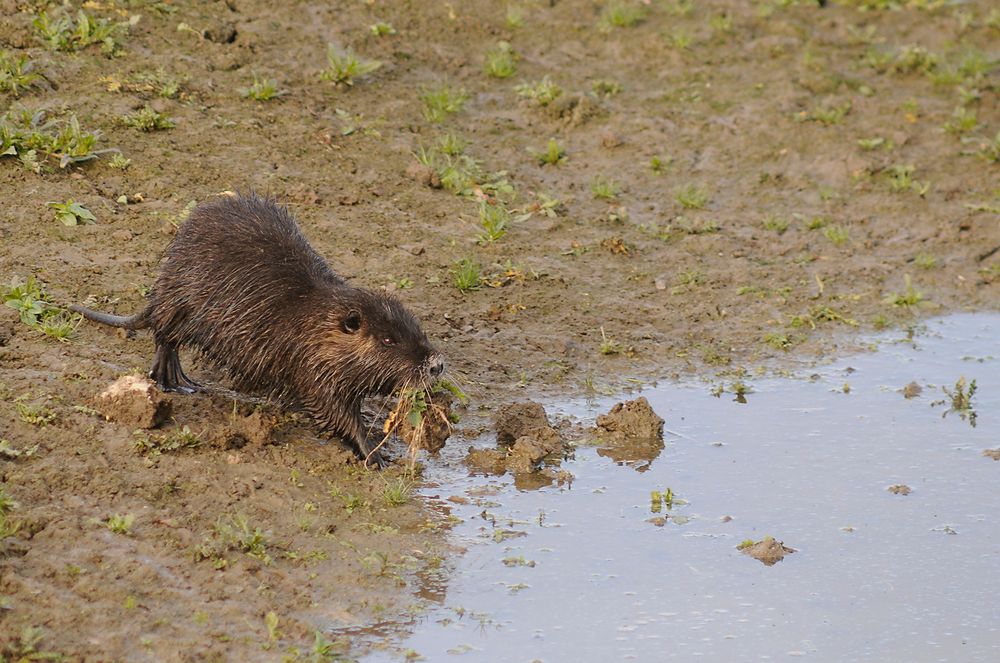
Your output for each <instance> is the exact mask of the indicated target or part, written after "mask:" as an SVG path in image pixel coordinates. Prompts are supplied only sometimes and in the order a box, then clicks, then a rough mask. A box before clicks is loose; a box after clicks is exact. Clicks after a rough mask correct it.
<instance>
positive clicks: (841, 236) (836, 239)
mask: <svg viewBox="0 0 1000 663" xmlns="http://www.w3.org/2000/svg"><path fill="white" fill-rule="evenodd" d="M823 237H826V238H827V239H828V240H830V242H831V243H832V244H833V245H834V246H843V245H844V244H846V243H847V241H848V240H849V239H850V238H851V235H850V231H849V230H848V229H847V228H845V227H844V226H842V225H839V224H836V225H832V226H825V227H824V228H823Z"/></svg>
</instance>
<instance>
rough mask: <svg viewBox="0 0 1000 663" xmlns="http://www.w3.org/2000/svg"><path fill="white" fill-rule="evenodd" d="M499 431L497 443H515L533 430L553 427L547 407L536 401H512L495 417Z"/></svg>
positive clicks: (494, 422)
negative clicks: (546, 410) (546, 412)
mask: <svg viewBox="0 0 1000 663" xmlns="http://www.w3.org/2000/svg"><path fill="white" fill-rule="evenodd" d="M493 424H494V426H495V428H496V431H497V444H498V445H509V444H514V442H516V441H517V439H518V438H520V437H523V436H525V435H530V434H531V433H532V432H534V431H536V430H539V429H545V428H551V425H550V424H549V417H548V415H547V414H545V408H544V407H542V406H541V405H540V404H539V403H535V402H534V401H524V402H523V403H511V404H510V405H508V406H507V407H505V408H503V409H501V410H500V411H499V412H497V414H496V415H495V416H494V418H493Z"/></svg>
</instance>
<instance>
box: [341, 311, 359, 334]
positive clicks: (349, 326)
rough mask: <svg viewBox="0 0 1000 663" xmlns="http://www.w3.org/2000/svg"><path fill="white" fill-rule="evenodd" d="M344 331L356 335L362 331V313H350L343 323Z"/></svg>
mask: <svg viewBox="0 0 1000 663" xmlns="http://www.w3.org/2000/svg"><path fill="white" fill-rule="evenodd" d="M341 326H342V327H343V328H344V331H345V332H347V333H348V334H355V333H357V331H358V330H359V329H361V313H360V312H359V311H348V313H347V317H345V318H344V321H343V322H342V323H341Z"/></svg>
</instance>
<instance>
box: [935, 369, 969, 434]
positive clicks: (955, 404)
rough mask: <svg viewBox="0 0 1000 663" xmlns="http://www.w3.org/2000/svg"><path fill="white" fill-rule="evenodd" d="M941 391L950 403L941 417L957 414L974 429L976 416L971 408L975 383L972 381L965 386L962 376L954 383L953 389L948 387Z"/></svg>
mask: <svg viewBox="0 0 1000 663" xmlns="http://www.w3.org/2000/svg"><path fill="white" fill-rule="evenodd" d="M941 389H942V390H943V391H944V393H945V394H946V395H947V396H948V399H949V400H950V401H951V407H950V408H948V409H947V410H945V411H944V413H942V415H941V416H942V417H945V416H947V415H948V413H949V412H957V413H958V416H960V417H961V418H962V419H963V420H965V421H968V422H969V423H970V424H971V425H972V426H973V427H975V425H976V416H977V415H976V410H975V409H974V408H973V407H972V398H973V396H975V395H976V381H975V380H972V381H971V382H969V383H968V384H966V382H965V376H964V375H963V376H962V377H960V378H959V379H958V382H956V383H955V388H954V389H949V388H948V387H941Z"/></svg>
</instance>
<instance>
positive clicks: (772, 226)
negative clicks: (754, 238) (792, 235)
mask: <svg viewBox="0 0 1000 663" xmlns="http://www.w3.org/2000/svg"><path fill="white" fill-rule="evenodd" d="M762 223H763V225H764V229H765V230H770V231H771V232H776V233H778V234H779V235H783V234H784V233H785V231H786V230H788V219H786V218H785V217H782V216H777V215H774V214H768V215H767V216H765V217H764V221H763V222H762Z"/></svg>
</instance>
